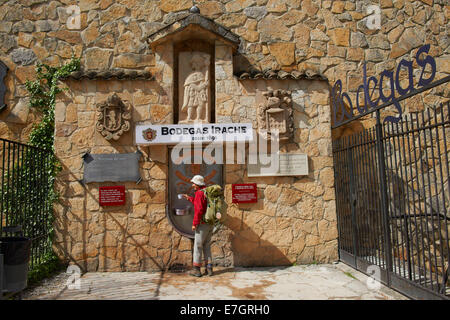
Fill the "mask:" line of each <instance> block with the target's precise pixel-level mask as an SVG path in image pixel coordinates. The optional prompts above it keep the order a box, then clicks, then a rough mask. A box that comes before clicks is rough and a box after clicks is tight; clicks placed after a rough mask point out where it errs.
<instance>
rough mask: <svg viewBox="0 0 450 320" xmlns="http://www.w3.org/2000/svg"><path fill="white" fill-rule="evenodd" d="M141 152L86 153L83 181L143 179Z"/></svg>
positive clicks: (137, 180)
mask: <svg viewBox="0 0 450 320" xmlns="http://www.w3.org/2000/svg"><path fill="white" fill-rule="evenodd" d="M140 157H141V153H140V152H136V153H112V154H89V153H87V154H85V155H84V156H83V159H84V177H83V182H84V183H89V182H105V181H112V182H116V181H135V182H136V183H138V182H139V181H140V180H141V176H140V173H139V158H140Z"/></svg>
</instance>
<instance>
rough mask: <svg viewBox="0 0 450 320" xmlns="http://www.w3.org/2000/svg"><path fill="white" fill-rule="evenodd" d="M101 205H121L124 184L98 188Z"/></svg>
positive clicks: (123, 199) (123, 195)
mask: <svg viewBox="0 0 450 320" xmlns="http://www.w3.org/2000/svg"><path fill="white" fill-rule="evenodd" d="M99 203H100V205H101V206H123V205H124V204H125V186H109V187H100V188H99Z"/></svg>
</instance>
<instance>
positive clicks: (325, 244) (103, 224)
mask: <svg viewBox="0 0 450 320" xmlns="http://www.w3.org/2000/svg"><path fill="white" fill-rule="evenodd" d="M168 47H169V46H167V47H165V48H161V50H162V51H163V52H167V51H169V52H170V50H169V49H168ZM216 50H218V51H220V50H223V48H220V46H218V47H217V49H216ZM228 57H229V58H231V55H228ZM157 61H158V63H157V64H158V65H159V66H160V68H162V69H164V67H167V65H166V64H165V62H163V60H160V59H157ZM226 61H229V62H230V60H227V59H226V57H225V56H222V57H221V56H220V55H217V60H216V69H217V68H220V66H222V67H224V69H227V68H226V67H225V65H226V63H227V62H226ZM227 74H228V76H229V77H230V79H229V80H226V78H227ZM218 81H221V80H218ZM222 81H229V83H228V87H227V88H228V89H225V91H226V90H230V91H229V93H230V94H232V98H231V99H230V100H228V101H229V104H230V105H232V106H234V107H230V108H231V109H226V108H225V109H221V108H218V109H217V110H216V118H217V119H218V122H230V121H232V122H251V123H253V124H254V125H255V126H256V112H255V109H256V108H255V104H257V96H258V95H259V96H261V94H262V92H263V91H265V90H267V87H271V88H273V89H289V90H291V91H292V96H293V107H294V119H295V123H296V124H299V125H295V134H294V138H293V140H292V142H291V143H289V144H286V145H283V146H282V148H281V151H282V152H283V153H286V152H300V153H305V154H307V155H308V158H309V172H310V173H309V175H308V176H299V177H258V178H248V177H247V166H246V165H242V164H230V165H225V168H224V182H225V191H226V201H227V203H228V204H229V209H228V218H227V220H226V223H225V226H224V227H223V228H222V229H221V230H220V231H219V232H218V233H217V234H216V235H215V236H214V237H213V247H212V250H213V256H214V262H215V263H216V264H219V265H225V266H228V265H238V266H250V265H252V266H255V265H257V266H264V265H290V264H292V263H311V262H330V261H333V260H336V259H337V239H336V238H337V229H336V216H335V203H334V189H333V181H334V179H333V169H332V163H333V161H332V156H331V149H330V140H331V129H330V111H329V106H328V100H327V97H328V94H329V93H328V85H327V83H326V82H325V81H307V80H301V81H294V80H289V81H279V80H277V81H271V80H257V81H253V80H246V81H238V80H237V79H236V78H233V76H232V73H231V72H228V73H226V72H225V73H224V76H223V79H222ZM161 82H164V80H162V81H161ZM65 84H66V86H67V88H68V91H67V92H66V95H65V96H64V97H62V98H61V101H60V102H59V103H58V104H57V106H56V137H55V150H56V153H57V156H58V158H59V159H60V160H61V163H62V166H63V171H62V172H61V174H60V175H59V178H58V183H57V187H58V191H59V192H60V193H61V195H62V197H61V201H60V203H59V204H57V205H56V206H55V214H56V223H55V228H56V241H55V249H56V252H57V253H58V254H59V256H60V257H62V258H64V259H68V260H70V261H73V262H76V263H77V264H78V265H80V267H82V268H83V269H84V270H90V271H93V270H107V271H120V270H122V271H137V270H158V269H163V268H168V267H170V265H173V264H177V263H179V264H185V265H190V264H191V259H192V255H191V248H192V247H191V246H192V243H191V241H190V240H189V239H188V238H185V237H182V236H181V235H179V234H178V233H177V232H176V231H175V230H174V229H173V227H172V226H171V225H170V223H169V221H168V219H167V217H166V207H165V205H166V202H167V177H168V156H169V155H168V149H167V147H166V146H151V147H137V146H135V145H134V141H133V132H132V131H133V130H131V131H129V132H126V133H124V134H123V135H122V137H121V138H120V139H119V140H118V141H117V142H111V141H107V140H106V139H105V138H104V137H102V136H101V134H100V133H99V132H97V131H96V129H95V125H94V123H95V121H96V118H95V105H96V104H97V103H99V102H102V101H104V100H106V98H107V96H108V95H109V94H111V93H112V92H115V93H117V95H118V96H119V97H120V98H121V99H122V100H123V101H125V102H129V103H130V104H131V105H132V106H133V107H132V110H133V118H132V119H133V122H135V123H172V114H173V112H172V109H171V108H170V107H169V106H168V105H164V99H167V98H165V97H164V96H160V95H159V93H158V89H160V82H158V81H136V80H134V81H131V80H127V81H119V80H109V81H101V80H84V81H76V80H68V81H66V83H65ZM223 88H225V87H224V86H220V85H217V86H216V90H217V93H219V92H220V91H221V90H222V89H223ZM233 93H234V94H233ZM216 96H217V99H220V95H219V94H216ZM221 105H222V104H221ZM138 149H139V150H140V151H142V152H143V157H142V159H141V161H140V163H139V164H140V165H139V166H140V171H141V177H142V178H143V179H142V181H141V182H140V183H139V184H136V183H133V182H127V183H125V184H124V185H125V188H126V203H127V204H126V206H122V207H117V208H114V207H112V208H108V207H101V206H99V203H98V197H99V195H98V190H99V187H100V186H106V185H111V183H88V184H84V185H83V184H82V183H80V182H79V180H81V179H82V178H83V170H84V169H83V159H82V155H83V154H84V153H85V152H90V153H94V154H95V153H124V152H135V151H136V150H138ZM251 182H256V183H257V188H258V202H257V203H255V204H246V205H242V204H241V205H237V204H232V199H231V185H232V184H233V183H251Z"/></svg>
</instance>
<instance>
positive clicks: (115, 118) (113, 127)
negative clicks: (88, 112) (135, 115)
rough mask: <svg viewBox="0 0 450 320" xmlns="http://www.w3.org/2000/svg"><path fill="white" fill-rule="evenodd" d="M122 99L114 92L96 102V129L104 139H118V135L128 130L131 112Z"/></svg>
mask: <svg viewBox="0 0 450 320" xmlns="http://www.w3.org/2000/svg"><path fill="white" fill-rule="evenodd" d="M128 109H129V108H127V106H126V105H125V104H124V103H123V102H122V100H121V99H120V98H119V97H118V96H117V95H116V94H115V93H114V94H113V95H111V96H109V97H108V99H107V100H106V101H105V102H103V103H99V104H97V124H96V128H97V131H98V132H100V133H101V134H102V135H103V136H104V137H105V139H106V140H111V139H113V140H118V139H119V138H120V136H121V135H122V134H123V133H124V132H126V131H128V130H130V121H128V120H130V119H131V113H130V111H129V110H128Z"/></svg>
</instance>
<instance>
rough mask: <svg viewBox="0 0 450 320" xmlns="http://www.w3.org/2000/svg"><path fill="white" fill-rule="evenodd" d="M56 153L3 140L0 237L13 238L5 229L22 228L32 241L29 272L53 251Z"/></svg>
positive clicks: (1, 145)
mask: <svg viewBox="0 0 450 320" xmlns="http://www.w3.org/2000/svg"><path fill="white" fill-rule="evenodd" d="M52 157H53V153H52V152H51V151H49V150H44V149H41V148H38V147H34V146H29V145H26V144H22V143H19V142H14V141H10V140H6V139H3V138H0V179H1V181H0V182H1V184H0V236H4V235H8V236H9V235H12V234H9V233H8V232H6V231H5V230H4V228H5V227H11V226H16V225H21V226H22V230H23V235H24V236H25V237H28V238H30V239H31V240H32V246H31V257H30V269H33V268H34V267H36V266H38V265H40V264H41V263H43V262H45V257H46V256H47V255H48V254H50V253H51V252H52V247H51V241H50V236H51V235H50V230H49V225H50V223H51V218H52V214H53V212H52V208H51V207H50V202H49V201H48V196H49V193H50V192H51V190H50V187H49V186H50V184H51V181H49V179H50V172H51V171H52V170H53V161H52Z"/></svg>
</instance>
